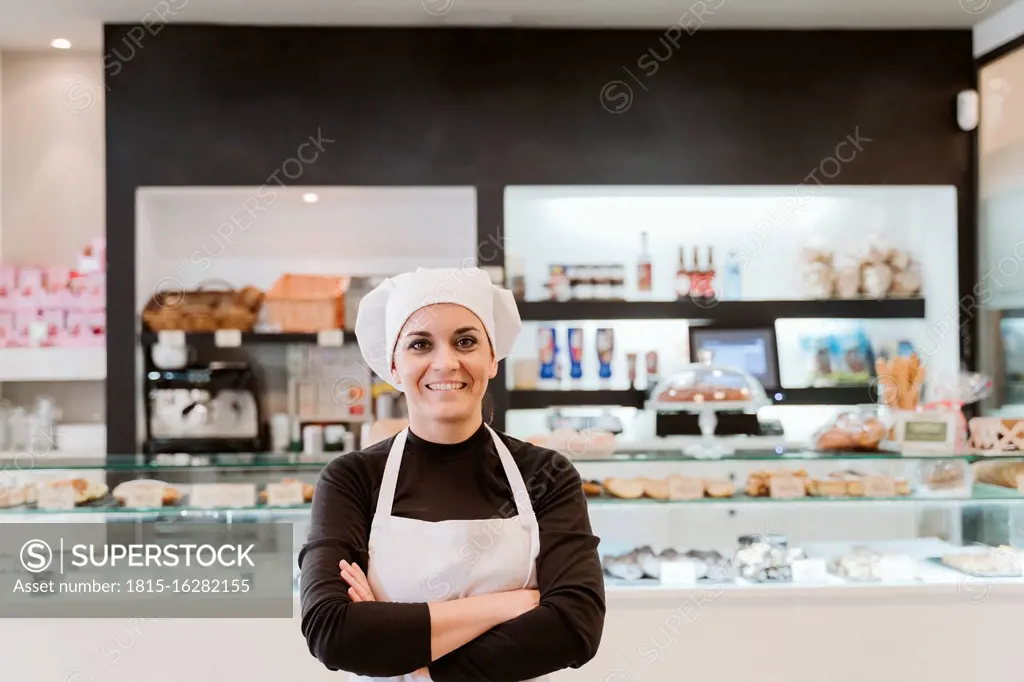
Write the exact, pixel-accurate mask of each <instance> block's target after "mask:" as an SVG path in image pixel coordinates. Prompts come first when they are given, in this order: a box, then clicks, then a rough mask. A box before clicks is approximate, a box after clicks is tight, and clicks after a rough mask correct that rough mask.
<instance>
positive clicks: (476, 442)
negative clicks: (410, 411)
mask: <svg viewBox="0 0 1024 682" xmlns="http://www.w3.org/2000/svg"><path fill="white" fill-rule="evenodd" d="M405 449H406V452H409V453H411V454H413V455H415V456H417V457H424V458H429V459H440V460H446V459H459V458H460V457H464V456H466V455H473V454H476V455H479V454H480V453H481V452H482V451H483V450H484V449H486V450H492V449H493V446H492V443H491V434H490V433H488V432H487V427H486V426H485V425H484V424H481V425H480V428H479V429H477V430H476V432H474V433H473V435H472V436H470V437H469V438H467V439H466V440H464V441H461V442H459V443H434V442H432V441H429V440H425V439H423V438H420V437H419V436H417V435H416V434H415V433H413V432H412V429H411V428H410V429H409V436H408V438H407V439H406V445H405Z"/></svg>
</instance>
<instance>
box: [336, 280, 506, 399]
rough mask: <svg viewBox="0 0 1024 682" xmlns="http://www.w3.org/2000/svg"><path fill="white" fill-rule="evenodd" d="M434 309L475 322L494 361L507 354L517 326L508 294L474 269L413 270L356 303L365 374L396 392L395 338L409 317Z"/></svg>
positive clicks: (386, 282) (388, 282) (358, 338)
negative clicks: (460, 310)
mask: <svg viewBox="0 0 1024 682" xmlns="http://www.w3.org/2000/svg"><path fill="white" fill-rule="evenodd" d="M438 303H454V304H456V305H461V306H463V307H464V308H467V309H469V310H470V311H471V312H473V313H474V314H475V315H476V316H477V317H479V318H480V321H481V322H482V323H483V325H484V330H485V331H486V332H487V336H488V337H489V338H490V341H491V347H492V348H493V349H494V357H495V359H497V360H501V359H503V358H505V357H506V356H507V355H508V354H509V352H510V351H511V350H512V344H513V343H515V340H516V336H517V335H518V334H519V330H520V329H521V328H522V326H523V323H522V321H521V320H520V318H519V308H518V307H517V306H516V301H515V298H514V297H513V296H512V292H511V291H509V290H508V289H502V288H501V287H497V286H495V285H494V284H492V283H491V279H490V277H488V275H487V273H485V272H484V271H482V270H480V269H477V268H472V269H459V268H417V269H416V271H415V272H406V273H402V274H401V275H396V276H395V277H389V278H388V279H386V280H384V281H383V282H381V283H380V284H379V285H378V286H377V287H376V288H374V290H373V291H371V292H370V293H368V294H367V295H366V296H364V297H363V300H362V301H360V302H359V312H358V314H357V315H356V340H357V341H358V342H359V350H360V352H362V354H363V359H364V360H366V363H367V364H368V365H369V366H370V369H372V370H373V371H374V372H376V373H377V376H379V377H380V378H382V379H384V380H385V381H387V382H388V383H390V384H391V385H392V386H395V388H397V389H398V390H400V391H401V390H402V388H401V386H397V385H395V384H394V383H393V382H392V378H391V363H392V359H393V358H394V353H395V344H396V343H397V341H398V333H399V332H400V331H401V329H402V326H403V325H405V323H406V321H407V320H408V319H409V317H410V316H411V315H412V314H413V313H414V312H416V311H417V310H419V309H420V308H425V307H427V306H430V305H436V304H438Z"/></svg>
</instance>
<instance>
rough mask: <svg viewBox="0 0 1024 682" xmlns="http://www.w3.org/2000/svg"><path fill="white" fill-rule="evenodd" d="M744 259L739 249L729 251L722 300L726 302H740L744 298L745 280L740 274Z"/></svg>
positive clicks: (723, 278) (723, 274) (724, 273)
mask: <svg viewBox="0 0 1024 682" xmlns="http://www.w3.org/2000/svg"><path fill="white" fill-rule="evenodd" d="M742 260H743V257H742V256H741V254H740V251H739V250H738V249H732V250H730V251H729V255H728V257H727V258H726V260H725V268H724V270H723V273H722V298H724V299H725V300H726V301H739V300H741V299H742V298H743V279H742V275H741V274H740V268H741V266H742V263H741V261H742Z"/></svg>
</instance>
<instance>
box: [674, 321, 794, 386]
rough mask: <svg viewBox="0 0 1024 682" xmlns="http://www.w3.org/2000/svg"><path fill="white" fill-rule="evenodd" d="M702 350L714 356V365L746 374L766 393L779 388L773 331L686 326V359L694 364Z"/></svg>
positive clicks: (768, 329)
mask: <svg viewBox="0 0 1024 682" xmlns="http://www.w3.org/2000/svg"><path fill="white" fill-rule="evenodd" d="M702 350H709V351H711V352H712V353H713V354H714V360H713V362H714V364H716V365H723V366H725V367H735V368H737V369H742V370H744V371H745V372H748V373H750V374H751V375H753V376H754V378H756V379H757V380H758V381H760V382H761V385H763V386H764V388H765V390H767V391H774V390H777V389H778V388H780V386H779V383H780V382H779V361H778V349H777V348H776V341H775V329H774V328H771V327H753V328H746V329H737V328H729V329H724V328H721V327H714V326H707V327H696V326H693V327H690V359H691V360H692V361H693V362H697V361H698V359H699V357H700V356H699V353H700V351H702Z"/></svg>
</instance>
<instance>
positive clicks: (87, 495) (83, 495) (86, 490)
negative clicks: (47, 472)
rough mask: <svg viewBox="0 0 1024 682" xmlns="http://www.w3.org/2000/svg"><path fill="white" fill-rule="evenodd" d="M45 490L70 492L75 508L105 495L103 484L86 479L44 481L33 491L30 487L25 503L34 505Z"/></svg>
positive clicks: (104, 485)
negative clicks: (63, 489)
mask: <svg viewBox="0 0 1024 682" xmlns="http://www.w3.org/2000/svg"><path fill="white" fill-rule="evenodd" d="M46 488H49V489H51V490H56V489H60V488H67V489H70V490H72V491H73V493H72V494H73V496H74V501H75V505H76V506H78V505H83V504H90V503H92V502H96V501H98V500H102V499H103V497H104V496H106V494H107V485H106V484H105V483H100V482H99V481H93V480H89V479H87V478H71V479H63V480H58V481H45V482H42V483H39V484H38V486H36V487H35V490H33V489H32V488H31V487H30V488H29V492H28V495H27V496H26V503H27V504H34V503H35V502H36V501H37V499H38V497H39V496H40V495H42V494H43V492H44V489H46Z"/></svg>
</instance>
